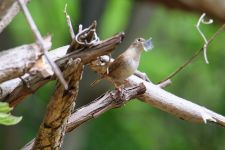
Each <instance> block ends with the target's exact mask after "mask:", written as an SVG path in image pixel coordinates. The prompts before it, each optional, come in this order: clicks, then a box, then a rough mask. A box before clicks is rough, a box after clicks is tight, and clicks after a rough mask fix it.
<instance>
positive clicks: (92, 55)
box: [0, 33, 124, 106]
mask: <svg viewBox="0 0 225 150" xmlns="http://www.w3.org/2000/svg"><path fill="white" fill-rule="evenodd" d="M123 37H124V33H119V34H117V35H115V36H113V37H112V38H109V39H107V40H104V41H102V42H100V43H99V44H97V45H96V46H94V47H91V48H86V49H83V50H80V51H79V50H75V51H73V52H71V53H69V54H66V52H67V49H68V48H69V46H64V47H60V48H58V49H55V50H53V51H50V53H49V54H50V57H51V59H52V60H54V61H56V63H57V65H58V66H59V67H63V66H64V65H65V63H66V62H67V61H68V60H69V59H70V58H72V59H75V58H81V60H82V63H83V64H87V63H90V62H91V61H93V60H95V59H96V58H97V57H99V56H101V55H105V54H108V53H110V52H112V51H113V50H114V49H115V47H116V46H117V45H118V44H119V43H121V41H122V39H123ZM29 50H30V49H27V51H29ZM27 61H29V60H23V63H25V62H27ZM22 78H23V79H24V80H25V81H27V83H28V84H29V88H27V86H25V85H24V84H23V82H22V81H20V80H18V79H13V80H10V81H6V82H4V83H2V84H1V85H0V94H1V95H0V99H1V100H2V101H6V102H9V103H10V105H11V106H15V105H16V104H18V103H19V102H20V101H21V100H23V99H24V98H25V97H26V96H28V95H29V94H32V93H33V91H36V90H37V89H38V88H39V87H41V86H42V85H44V84H45V83H46V82H48V81H49V80H50V78H43V77H41V76H40V75H39V74H38V73H37V74H36V75H32V76H31V75H27V74H26V75H24V76H23V77H22ZM11 85H12V86H13V87H14V88H13V87H11ZM15 85H17V86H16V87H15Z"/></svg>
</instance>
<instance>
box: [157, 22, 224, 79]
mask: <svg viewBox="0 0 225 150" xmlns="http://www.w3.org/2000/svg"><path fill="white" fill-rule="evenodd" d="M224 28H225V23H224V24H223V25H222V26H221V27H220V28H219V29H218V30H217V31H216V32H215V33H214V34H213V35H212V36H211V37H210V38H209V40H208V44H207V45H209V44H210V43H211V42H212V41H213V40H214V39H215V38H216V37H217V35H218V34H220V33H221V32H222V31H223V30H224ZM203 50H204V46H203V47H202V48H200V49H199V50H198V51H196V52H195V53H194V54H193V55H192V56H191V58H189V59H188V60H187V61H186V62H185V63H184V64H182V65H181V66H180V67H179V68H177V69H176V70H175V71H174V72H172V73H171V74H170V75H168V76H167V77H166V78H165V79H163V80H161V81H160V82H159V83H161V82H164V81H166V80H168V79H172V78H173V77H174V76H175V75H176V74H178V73H179V72H180V71H182V70H183V69H184V68H185V67H187V66H188V65H189V64H191V63H192V61H193V60H194V59H195V58H196V57H197V56H198V55H199V54H200V53H201V52H202V51H203Z"/></svg>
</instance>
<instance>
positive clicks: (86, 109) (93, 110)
mask: <svg viewBox="0 0 225 150" xmlns="http://www.w3.org/2000/svg"><path fill="white" fill-rule="evenodd" d="M145 90H146V88H145V86H144V85H143V84H140V85H138V86H133V87H128V88H125V89H124V91H123V92H122V93H121V94H120V93H119V92H118V91H117V90H114V91H111V92H109V93H105V94H103V95H102V96H100V97H98V98H97V99H95V100H94V101H92V102H91V103H90V104H87V105H85V106H83V107H81V108H79V109H77V110H75V112H74V113H73V114H72V115H71V116H70V118H69V121H68V124H67V127H66V132H70V131H72V130H73V129H74V128H76V127H78V126H79V125H81V124H83V123H84V122H87V121H88V120H90V119H94V118H96V117H98V116H99V115H101V114H103V113H104V112H106V111H108V110H111V109H113V108H118V107H121V106H124V104H125V103H127V102H128V101H129V100H131V99H133V98H135V97H137V96H138V95H140V94H143V93H144V92H145ZM33 143H34V139H33V140H31V141H30V142H29V143H28V144H27V145H25V146H24V147H23V148H22V149H23V150H30V149H31V147H32V145H33Z"/></svg>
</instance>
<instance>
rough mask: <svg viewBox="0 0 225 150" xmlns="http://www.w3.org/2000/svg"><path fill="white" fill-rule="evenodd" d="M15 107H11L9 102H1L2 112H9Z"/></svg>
mask: <svg viewBox="0 0 225 150" xmlns="http://www.w3.org/2000/svg"><path fill="white" fill-rule="evenodd" d="M12 109H13V108H11V107H9V104H8V103H5V102H0V113H1V112H2V113H8V112H10V111H11V110H12Z"/></svg>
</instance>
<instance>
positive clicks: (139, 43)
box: [132, 38, 153, 52]
mask: <svg viewBox="0 0 225 150" xmlns="http://www.w3.org/2000/svg"><path fill="white" fill-rule="evenodd" d="M132 46H134V47H137V48H138V49H140V50H144V51H146V52H147V51H149V50H151V49H152V48H153V44H152V38H150V39H148V40H145V39H144V38H137V39H135V40H134V42H133V44H132Z"/></svg>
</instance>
